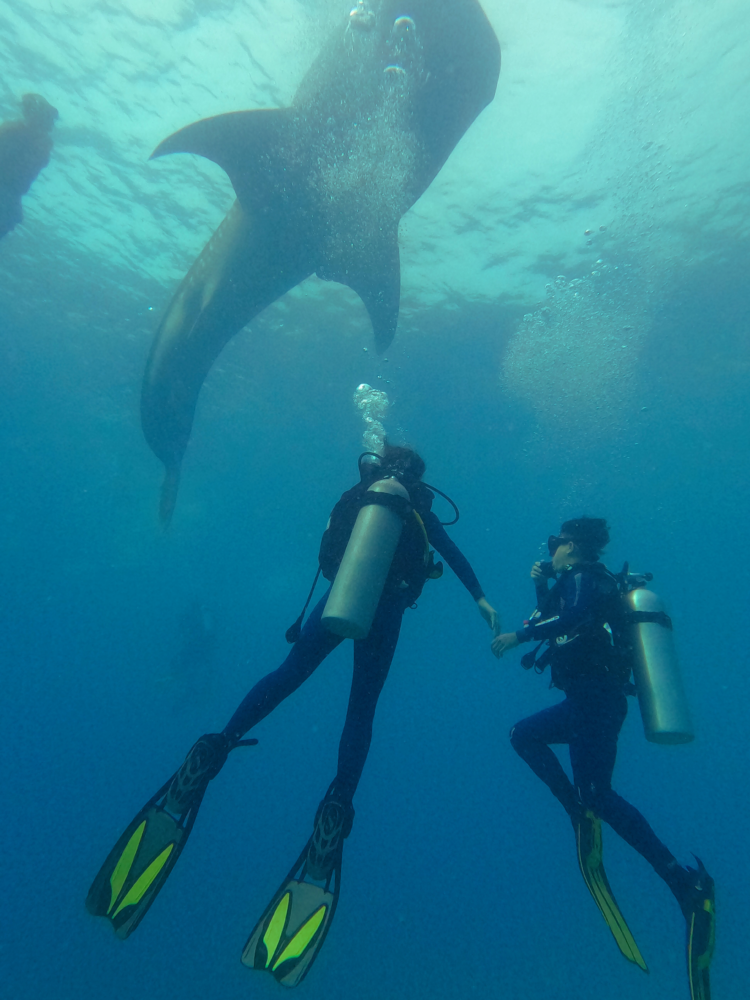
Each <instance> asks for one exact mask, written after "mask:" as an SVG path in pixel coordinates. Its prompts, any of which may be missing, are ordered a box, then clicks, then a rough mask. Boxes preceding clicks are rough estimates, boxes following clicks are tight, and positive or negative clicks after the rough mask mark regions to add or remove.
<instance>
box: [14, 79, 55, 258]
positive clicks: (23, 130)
mask: <svg viewBox="0 0 750 1000" xmlns="http://www.w3.org/2000/svg"><path fill="white" fill-rule="evenodd" d="M21 109H22V111H23V121H9V122H3V123H2V125H0V239H2V238H3V236H5V235H7V234H8V233H9V232H10V231H11V229H15V227H16V226H17V225H18V223H19V222H23V209H22V208H21V197H22V196H23V195H25V194H26V193H27V191H28V190H29V188H30V187H31V184H32V182H33V181H34V180H35V178H36V177H37V175H38V174H39V171H40V170H42V169H43V168H44V167H46V166H47V164H48V163H49V155H50V152H51V150H52V139H51V138H50V136H49V133H50V132H51V130H52V126H53V125H54V124H55V121H56V120H57V117H58V115H57V109H56V108H53V107H52V105H51V104H49V103H48V102H47V101H45V99H44V98H43V97H42V96H41V95H40V94H24V95H23V97H22V98H21Z"/></svg>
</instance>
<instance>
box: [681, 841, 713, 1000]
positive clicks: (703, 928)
mask: <svg viewBox="0 0 750 1000" xmlns="http://www.w3.org/2000/svg"><path fill="white" fill-rule="evenodd" d="M695 860H696V861H697V862H698V868H697V870H696V869H693V868H689V869H688V871H689V873H690V874H691V875H693V876H694V883H693V885H692V886H691V889H690V895H689V899H688V902H687V904H686V906H685V907H684V911H683V912H684V913H685V920H686V921H687V941H686V943H687V967H688V980H689V982H690V998H691V1000H711V982H710V980H709V975H708V968H709V966H710V964H711V959H712V957H713V953H714V945H715V943H716V899H715V890H714V880H713V879H712V878H711V876H710V875H709V874H708V872H707V871H706V869H705V868H704V866H703V862H702V861H701V859H700V858H696V859H695Z"/></svg>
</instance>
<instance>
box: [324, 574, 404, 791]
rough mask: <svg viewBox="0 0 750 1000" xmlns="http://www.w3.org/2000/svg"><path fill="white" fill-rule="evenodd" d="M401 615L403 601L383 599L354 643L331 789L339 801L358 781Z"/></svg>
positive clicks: (394, 598) (394, 596)
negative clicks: (366, 630) (366, 632)
mask: <svg viewBox="0 0 750 1000" xmlns="http://www.w3.org/2000/svg"><path fill="white" fill-rule="evenodd" d="M403 614H404V603H403V598H402V597H401V596H400V595H398V594H395V595H386V596H385V597H384V598H382V599H381V602H380V604H379V606H378V610H377V611H376V613H375V619H374V621H373V623H372V627H371V629H370V632H369V635H368V636H367V638H366V639H360V640H358V641H356V642H355V643H354V671H353V674H352V689H351V692H350V694H349V705H348V707H347V711H346V721H345V722H344V729H343V731H342V733H341V740H340V742H339V761H338V771H337V773H336V777H335V778H334V780H333V783H332V785H331V789H335V795H336V796H337V797H338V798H339V800H340V801H348V802H351V800H352V798H353V797H354V793H355V791H356V790H357V785H358V784H359V779H360V778H361V777H362V771H363V770H364V766H365V761H366V760H367V754H368V752H369V749H370V742H371V740H372V724H373V719H374V717H375V708H376V706H377V703H378V698H379V697H380V692H381V691H382V690H383V685H384V684H385V679H386V677H387V676H388V671H389V669H390V666H391V661H392V660H393V655H394V653H395V652H396V645H397V643H398V637H399V632H400V631H401V620H402V618H403ZM329 794H330V791H329Z"/></svg>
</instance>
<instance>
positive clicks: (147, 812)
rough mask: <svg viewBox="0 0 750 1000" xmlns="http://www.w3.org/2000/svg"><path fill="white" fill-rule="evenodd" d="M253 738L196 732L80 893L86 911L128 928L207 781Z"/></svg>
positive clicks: (173, 859) (162, 875) (174, 850)
mask: <svg viewBox="0 0 750 1000" xmlns="http://www.w3.org/2000/svg"><path fill="white" fill-rule="evenodd" d="M257 742H258V741H257V740H243V741H241V742H240V743H239V744H238V743H234V742H233V741H232V740H230V739H229V737H227V736H225V735H224V734H223V733H207V734H206V735H205V736H201V738H200V739H199V740H198V741H197V743H195V744H194V745H193V747H192V748H191V749H190V752H189V753H188V755H187V757H186V758H185V761H184V762H183V764H182V766H181V767H180V769H179V770H178V771H177V772H176V773H175V774H173V775H172V777H171V778H170V779H169V781H167V782H166V784H164V785H162V787H161V788H160V789H159V791H158V792H157V793H156V794H155V795H154V796H153V797H152V798H151V799H149V801H148V802H147V803H146V805H145V806H144V807H143V809H141V811H140V812H139V813H138V815H137V816H136V817H135V819H134V820H133V822H132V823H131V824H130V825H129V826H128V828H127V829H126V830H125V832H124V833H123V835H122V836H121V837H120V839H119V840H118V841H117V843H116V844H115V846H114V848H113V849H112V850H111V851H110V853H109V856H108V857H107V860H106V861H105V862H104V864H103V865H102V867H101V869H100V871H99V874H98V875H97V876H96V878H95V879H94V881H93V883H92V885H91V888H90V889H89V892H88V896H87V897H86V909H87V910H88V911H89V913H91V914H93V915H94V916H95V917H106V918H107V919H108V920H109V921H110V923H111V924H112V926H113V927H114V930H115V933H116V934H117V936H118V937H119V938H122V939H123V940H124V939H125V938H127V937H129V936H130V934H132V933H133V931H134V930H135V929H136V927H137V926H138V924H139V923H140V922H141V920H142V919H143V917H144V916H145V915H146V912H147V911H148V908H149V907H150V906H151V904H152V903H153V901H154V899H155V898H156V895H157V893H158V892H159V890H160V889H161V887H162V886H163V885H164V883H165V882H166V880H167V877H168V876H169V873H170V872H171V871H172V869H173V868H174V866H175V864H176V863H177V859H178V858H179V856H180V852H181V851H182V848H183V847H184V846H185V841H186V840H187V839H188V837H189V836H190V831H191V830H192V828H193V823H194V822H195V817H196V816H197V814H198V808H199V806H200V804H201V802H202V800H203V796H204V794H205V791H206V788H207V787H208V783H209V781H210V780H211V779H212V778H215V777H216V775H217V774H218V773H219V771H220V770H221V768H222V767H223V765H224V762H225V761H226V759H227V755H228V754H229V751H230V750H232V749H233V747H235V746H240V745H245V746H247V745H251V744H254V743H257Z"/></svg>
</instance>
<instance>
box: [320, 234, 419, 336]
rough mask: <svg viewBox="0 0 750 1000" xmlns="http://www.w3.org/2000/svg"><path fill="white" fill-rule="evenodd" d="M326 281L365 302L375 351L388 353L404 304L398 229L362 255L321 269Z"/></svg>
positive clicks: (374, 241)
mask: <svg viewBox="0 0 750 1000" xmlns="http://www.w3.org/2000/svg"><path fill="white" fill-rule="evenodd" d="M316 273H317V275H318V277H319V278H323V280H324V281H338V282H339V283H340V284H342V285H348V286H349V288H351V289H352V291H353V292H356V293H357V295H359V297H360V298H361V299H362V301H363V302H364V304H365V308H366V309H367V312H368V314H369V316H370V321H371V322H372V331H373V334H374V335H375V348H376V350H377V351H385V350H386V348H388V347H389V346H390V344H391V341H392V340H393V337H394V335H395V333H396V325H397V323H398V310H399V304H400V300H401V262H400V259H399V252H398V226H394V227H393V229H392V230H391V231H389V232H388V233H386V232H384V231H383V232H381V233H379V234H378V236H377V238H376V239H374V240H372V241H371V242H370V243H368V244H366V245H365V246H364V247H363V248H362V249H361V250H360V251H359V252H357V253H355V254H353V255H352V256H351V257H348V258H346V259H345V260H343V261H337V262H336V263H335V265H332V264H331V263H327V264H325V265H323V266H321V267H319V268H318V269H317V272H316Z"/></svg>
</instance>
